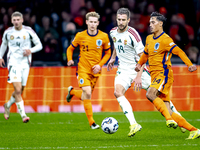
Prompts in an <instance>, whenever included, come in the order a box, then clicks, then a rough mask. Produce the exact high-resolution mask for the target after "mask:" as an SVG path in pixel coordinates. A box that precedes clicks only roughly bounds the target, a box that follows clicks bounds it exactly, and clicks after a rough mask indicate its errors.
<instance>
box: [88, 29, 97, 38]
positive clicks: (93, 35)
mask: <svg viewBox="0 0 200 150" xmlns="http://www.w3.org/2000/svg"><path fill="white" fill-rule="evenodd" d="M98 33H99V30H98V29H97V33H96V34H95V35H90V34H89V32H88V30H87V34H88V35H89V36H96V35H97V34H98Z"/></svg>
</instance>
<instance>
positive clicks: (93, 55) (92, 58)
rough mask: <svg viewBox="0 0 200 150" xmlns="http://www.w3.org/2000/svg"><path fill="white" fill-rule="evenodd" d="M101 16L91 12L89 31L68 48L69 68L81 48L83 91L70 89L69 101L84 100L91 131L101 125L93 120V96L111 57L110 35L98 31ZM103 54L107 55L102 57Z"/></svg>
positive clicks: (80, 71)
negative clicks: (77, 50)
mask: <svg viewBox="0 0 200 150" xmlns="http://www.w3.org/2000/svg"><path fill="white" fill-rule="evenodd" d="M99 18H100V16H99V14H98V13H96V12H89V13H87V14H86V24H87V30H84V31H82V32H79V33H77V34H76V36H75V38H74V40H73V41H72V43H71V45H70V46H69V47H68V48H67V59H68V63H67V65H68V66H72V65H74V61H73V60H72V55H73V50H74V49H75V47H77V46H79V47H80V54H79V61H78V67H77V78H78V84H79V87H80V88H81V89H82V90H75V89H74V88H73V87H72V86H69V87H68V95H67V97H66V99H67V101H68V102H70V101H71V98H72V97H73V96H76V97H77V98H79V99H80V100H83V103H84V108H85V113H86V116H87V118H88V121H89V125H90V127H91V129H98V128H99V125H98V124H96V123H95V121H94V119H93V112H92V104H91V94H92V91H93V89H94V87H95V85H96V82H97V80H98V78H99V76H100V74H101V67H102V66H103V65H104V64H105V63H106V62H107V61H108V59H109V58H110V56H111V50H110V40H109V37H108V34H106V33H104V32H102V31H100V30H98V29H97V26H98V25H99ZM103 52H104V53H105V55H104V56H103V57H102V54H103Z"/></svg>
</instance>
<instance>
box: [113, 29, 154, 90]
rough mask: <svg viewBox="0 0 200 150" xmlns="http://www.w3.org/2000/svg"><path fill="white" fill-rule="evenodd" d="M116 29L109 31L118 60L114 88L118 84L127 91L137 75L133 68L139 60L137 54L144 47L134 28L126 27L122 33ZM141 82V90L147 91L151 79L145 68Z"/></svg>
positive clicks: (141, 51)
mask: <svg viewBox="0 0 200 150" xmlns="http://www.w3.org/2000/svg"><path fill="white" fill-rule="evenodd" d="M117 29H118V28H117V27H115V28H113V29H112V30H111V31H110V36H111V37H112V39H113V43H114V47H115V49H116V53H117V57H118V60H119V62H118V63H119V64H118V70H117V75H116V76H115V86H116V85H117V84H120V85H122V86H123V87H124V88H125V90H127V89H128V88H129V87H130V86H131V83H132V81H133V79H134V78H135V77H136V75H137V72H136V71H135V66H136V64H137V61H138V60H139V58H140V57H139V55H138V54H139V53H143V51H144V45H143V44H142V40H141V38H140V35H139V34H138V32H137V31H136V30H135V29H134V28H132V27H128V29H127V30H126V31H124V32H123V33H119V32H117ZM141 80H142V88H143V89H148V87H149V85H150V83H151V77H150V74H149V72H148V70H147V69H146V68H144V71H143V73H142V76H141Z"/></svg>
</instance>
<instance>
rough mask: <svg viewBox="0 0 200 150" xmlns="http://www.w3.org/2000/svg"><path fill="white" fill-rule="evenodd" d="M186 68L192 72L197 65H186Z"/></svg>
mask: <svg viewBox="0 0 200 150" xmlns="http://www.w3.org/2000/svg"><path fill="white" fill-rule="evenodd" d="M188 70H189V71H190V72H193V71H196V70H197V67H196V66H194V65H192V66H189V67H188Z"/></svg>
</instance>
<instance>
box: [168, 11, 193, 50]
mask: <svg viewBox="0 0 200 150" xmlns="http://www.w3.org/2000/svg"><path fill="white" fill-rule="evenodd" d="M169 35H170V36H171V38H172V39H173V40H174V42H175V43H176V44H177V45H178V46H179V47H180V48H181V49H182V50H183V51H186V48H185V45H187V44H188V42H189V40H188V33H187V31H186V29H185V27H184V26H183V24H182V19H181V18H180V17H178V16H177V15H176V14H174V15H172V17H171V26H170V28H169Z"/></svg>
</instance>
